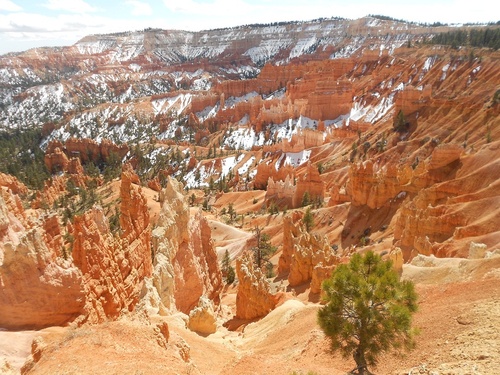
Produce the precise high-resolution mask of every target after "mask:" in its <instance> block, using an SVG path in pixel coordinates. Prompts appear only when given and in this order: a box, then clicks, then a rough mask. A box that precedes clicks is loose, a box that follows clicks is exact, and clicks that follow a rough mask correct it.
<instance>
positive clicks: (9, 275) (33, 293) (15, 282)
mask: <svg viewBox="0 0 500 375" xmlns="http://www.w3.org/2000/svg"><path fill="white" fill-rule="evenodd" d="M20 219H21V220H23V218H22V217H21V218H20ZM49 222H51V220H50V219H47V220H46V221H45V223H47V224H46V225H45V227H46V228H48V227H50V226H51V225H50V224H48V223H49ZM56 224H57V223H56ZM2 232H3V233H4V236H3V240H6V241H7V242H2V241H0V326H2V327H5V328H9V329H22V328H42V327H46V326H50V325H63V324H65V323H68V322H70V321H72V320H74V319H75V318H76V317H78V316H79V315H80V314H82V313H83V312H84V305H85V293H86V289H85V282H84V277H83V275H82V273H81V271H80V270H79V269H78V268H77V267H75V265H74V264H72V262H71V261H69V260H65V259H64V258H63V257H62V256H61V248H58V247H55V248H54V247H51V246H47V244H46V241H47V232H45V231H44V230H43V228H42V225H40V226H39V227H37V228H33V229H29V230H27V231H26V230H25V228H24V226H23V225H22V224H21V221H20V220H18V219H17V218H16V217H15V215H13V214H12V213H11V212H10V211H9V210H8V208H7V206H6V205H5V201H4V200H3V198H2V197H1V196H0V233H2ZM9 232H10V235H7V236H5V234H8V233H9ZM53 234H54V233H53ZM54 237H57V236H54ZM53 239H54V241H53V242H50V241H49V242H50V243H51V244H56V243H57V242H56V238H53Z"/></svg>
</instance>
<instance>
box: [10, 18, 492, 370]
mask: <svg viewBox="0 0 500 375" xmlns="http://www.w3.org/2000/svg"><path fill="white" fill-rule="evenodd" d="M467 27H469V26H467ZM478 27H479V26H478ZM481 27H483V28H491V29H492V30H496V29H497V28H498V26H496V25H489V26H481ZM464 30H467V28H464ZM453 31H454V29H453V28H451V27H448V26H445V25H440V26H428V25H419V24H413V23H406V22H403V21H397V20H391V19H385V18H383V17H382V18H381V17H376V16H371V17H365V18H361V19H358V20H345V19H337V18H332V19H320V20H314V21H309V22H290V23H279V24H270V25H248V26H241V27H236V28H231V29H220V30H210V31H203V32H196V33H192V32H184V31H166V30H156V29H147V30H143V31H136V32H124V33H116V34H110V35H92V36H88V37H86V38H84V39H82V40H80V41H79V42H77V43H76V44H75V45H73V46H69V47H61V48H40V49H33V50H30V51H26V52H23V53H12V54H6V55H3V56H0V103H1V106H0V131H1V133H2V139H1V141H2V142H3V141H4V140H5V142H11V143H6V145H8V146H9V147H13V150H15V152H13V155H17V156H16V157H17V158H18V159H16V161H15V163H14V164H13V163H11V164H9V160H10V159H9V155H8V154H7V153H6V154H2V155H3V156H2V157H3V158H4V159H5V160H2V161H0V171H1V173H0V341H1V342H2V343H1V344H0V369H1V370H0V371H1V372H3V373H19V372H21V373H23V374H54V373H82V372H87V373H89V372H91V373H102V374H112V373H116V372H117V371H122V372H125V373H136V372H138V373H141V372H142V373H191V374H192V373H196V374H255V373H259V374H260V373H262V374H264V373H265V374H291V373H307V372H308V371H312V372H314V373H318V374H323V373H335V374H342V373H345V372H346V371H349V370H350V369H352V367H353V364H352V363H351V360H350V359H342V358H341V357H340V355H338V354H332V353H331V352H330V351H329V343H328V340H327V338H326V337H325V335H324V333H323V332H322V331H321V330H320V329H319V326H318V325H317V323H316V314H317V311H318V309H319V308H320V307H321V304H322V300H321V296H322V291H321V285H322V282H323V281H324V280H325V279H327V278H328V277H329V276H330V274H331V272H332V271H333V270H334V269H335V267H336V266H337V265H339V264H342V263H346V262H348V261H349V258H350V256H351V255H352V254H354V253H357V252H360V253H364V252H366V251H369V250H371V251H374V252H375V253H377V254H380V255H381V256H382V258H383V259H386V260H392V261H393V265H394V268H395V269H396V270H397V272H398V273H399V275H400V276H401V278H403V279H405V280H412V281H414V282H415V284H416V288H417V291H418V294H419V305H420V310H419V312H417V314H416V315H415V326H417V327H418V328H419V329H420V330H421V335H420V336H419V337H418V338H417V348H416V349H415V351H414V352H413V353H412V354H410V355H408V356H407V357H404V358H403V357H399V356H398V357H393V356H390V355H384V356H383V358H382V360H381V361H380V365H379V366H378V367H377V368H376V369H375V372H376V373H380V374H382V373H384V374H389V373H390V374H408V373H414V372H417V371H418V372H419V373H424V374H436V373H439V374H441V373H443V374H444V373H457V374H465V373H481V374H494V373H495V365H496V364H497V363H498V360H499V357H498V353H499V350H498V349H499V347H500V341H499V340H498V328H496V327H498V324H496V323H497V321H498V316H499V315H498V311H499V308H500V307H499V304H498V301H499V300H500V291H499V289H498V287H497V284H498V279H499V278H500V272H499V270H500V194H499V191H500V190H499V184H500V94H499V90H500V64H499V61H500V52H499V51H498V50H492V49H488V48H481V47H475V46H471V45H466V46H460V47H458V48H452V47H451V46H447V45H439V44H432V43H431V41H432V38H433V37H434V36H435V35H437V34H439V33H443V32H453ZM23 132H25V133H23ZM22 134H29V135H30V137H33V138H34V139H35V140H36V150H37V151H35V149H34V148H33V146H30V147H28V148H26V149H23V148H22V147H23V145H24V144H25V143H23V142H27V141H31V139H32V138H28V136H24V137H23V135H22ZM12 143H13V144H12ZM24 156H26V157H24ZM25 160H27V161H25ZM37 163H38V164H37ZM16 164H17V165H16ZM22 168H26V171H31V172H26V171H24V170H23V169H22ZM28 168H31V169H28ZM42 170H43V171H44V173H46V174H45V175H44V176H46V177H43V176H42V177H43V178H42V177H40V180H42V183H40V184H35V182H37V181H38V180H37V179H34V178H32V177H34V176H33V175H34V174H36V173H37V172H40V171H42ZM264 245H265V246H268V247H266V248H264V247H263V246H264ZM256 251H269V254H267V253H262V254H264V256H263V258H262V259H261V260H262V265H261V264H260V260H259V264H258V265H257V264H256V262H255V260H254V256H255V254H256ZM266 254H267V255H266ZM225 256H227V257H228V259H229V263H228V264H224V259H225ZM229 268H231V269H232V272H233V280H232V281H230V273H229V272H228V270H229ZM488 327H490V328H491V327H493V328H491V329H489V328H488ZM90 357H92V361H89V358H90ZM89 362H92V363H89Z"/></svg>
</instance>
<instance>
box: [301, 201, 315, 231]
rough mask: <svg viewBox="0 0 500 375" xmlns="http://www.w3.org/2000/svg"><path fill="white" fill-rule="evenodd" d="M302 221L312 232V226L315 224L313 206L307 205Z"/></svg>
mask: <svg viewBox="0 0 500 375" xmlns="http://www.w3.org/2000/svg"><path fill="white" fill-rule="evenodd" d="M302 223H304V225H305V226H306V230H307V231H308V232H310V231H311V229H312V227H313V226H314V217H313V214H312V212H311V207H307V210H306V213H305V214H304V217H303V218H302Z"/></svg>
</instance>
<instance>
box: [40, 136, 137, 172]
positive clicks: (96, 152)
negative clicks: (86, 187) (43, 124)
mask: <svg viewBox="0 0 500 375" xmlns="http://www.w3.org/2000/svg"><path fill="white" fill-rule="evenodd" d="M127 152H128V146H127V145H126V144H121V145H115V144H114V143H113V142H111V141H109V140H107V139H104V140H102V142H100V143H97V142H96V141H94V140H92V139H78V138H70V139H68V140H67V141H66V142H65V143H64V144H63V143H62V142H60V141H53V142H51V143H50V144H49V145H48V147H47V150H46V151H45V165H46V167H47V169H48V170H49V171H51V172H56V171H67V168H68V164H69V160H70V159H72V158H75V157H76V158H78V159H80V161H81V162H82V163H84V164H85V163H88V162H93V163H94V164H96V165H97V164H99V163H100V162H101V161H102V160H107V159H108V158H109V156H110V154H111V153H114V154H115V155H116V156H118V158H120V159H122V158H123V157H124V156H125V155H126V154H127Z"/></svg>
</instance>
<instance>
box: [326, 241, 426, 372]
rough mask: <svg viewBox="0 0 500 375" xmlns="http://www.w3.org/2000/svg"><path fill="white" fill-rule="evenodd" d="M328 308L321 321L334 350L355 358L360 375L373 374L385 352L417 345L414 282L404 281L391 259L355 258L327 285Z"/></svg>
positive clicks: (340, 267) (369, 255)
mask: <svg viewBox="0 0 500 375" xmlns="http://www.w3.org/2000/svg"><path fill="white" fill-rule="evenodd" d="M323 291H324V293H325V297H324V300H325V301H326V302H327V304H326V305H325V306H324V307H322V308H321V309H320V310H319V311H318V323H319V325H320V327H321V328H322V329H323V331H324V332H325V334H326V335H327V336H328V337H329V338H330V340H331V347H332V350H334V351H337V350H338V351H340V352H341V353H342V355H343V356H344V357H348V356H350V355H352V356H353V358H354V361H355V362H356V368H355V370H353V371H355V372H356V373H358V374H369V373H370V372H369V371H368V366H374V365H376V364H377V360H378V359H379V356H380V354H382V353H384V352H387V351H390V350H391V349H400V348H404V349H407V350H410V349H412V348H413V347H414V345H415V342H414V334H415V333H416V332H415V330H414V329H412V327H411V318H412V314H413V313H414V312H415V311H416V310H417V294H416V292H415V290H414V285H413V283H412V282H410V281H400V280H399V278H398V275H397V273H396V271H394V269H393V267H392V262H391V261H383V260H382V259H381V258H380V256H379V255H376V254H375V253H373V252H371V251H370V252H367V253H366V254H365V255H360V254H354V255H353V256H352V257H351V260H350V262H349V264H341V265H339V266H338V267H337V268H336V269H335V270H334V272H333V274H332V276H331V278H330V279H328V280H326V281H325V282H324V283H323Z"/></svg>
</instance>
